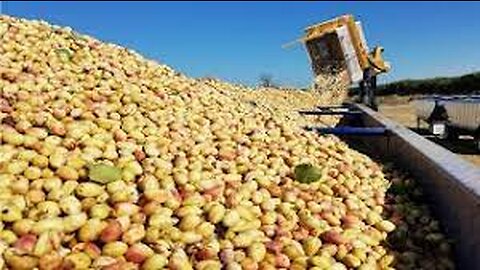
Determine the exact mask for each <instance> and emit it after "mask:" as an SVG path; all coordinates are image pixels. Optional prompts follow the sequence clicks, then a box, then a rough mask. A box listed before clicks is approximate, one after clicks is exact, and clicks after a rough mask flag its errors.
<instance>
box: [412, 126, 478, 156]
mask: <svg viewBox="0 0 480 270" xmlns="http://www.w3.org/2000/svg"><path fill="white" fill-rule="evenodd" d="M410 130H412V131H414V132H416V133H418V134H420V135H422V136H423V137H425V138H427V139H429V140H431V141H433V142H434V143H436V144H439V145H441V146H443V147H445V148H447V149H448V150H450V151H452V152H453V153H456V154H461V155H480V151H479V150H478V149H477V148H476V146H475V141H474V140H473V138H472V137H462V138H459V139H455V140H453V139H448V140H442V139H439V138H437V137H435V136H434V135H432V134H431V133H430V132H429V131H428V129H426V128H410Z"/></svg>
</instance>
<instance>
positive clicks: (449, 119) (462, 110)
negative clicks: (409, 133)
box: [413, 95, 480, 151]
mask: <svg viewBox="0 0 480 270" xmlns="http://www.w3.org/2000/svg"><path fill="white" fill-rule="evenodd" d="M413 104H414V107H415V113H416V116H417V127H419V126H420V123H421V122H422V121H423V122H426V123H428V125H429V130H430V132H431V133H433V134H434V135H436V136H438V137H439V138H442V139H457V138H458V136H459V135H471V136H473V137H474V139H475V140H474V141H475V146H476V148H477V149H478V150H479V151H480V96H479V95H455V96H437V95H434V96H425V97H421V98H417V99H415V100H414V101H413Z"/></svg>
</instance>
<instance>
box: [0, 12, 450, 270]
mask: <svg viewBox="0 0 480 270" xmlns="http://www.w3.org/2000/svg"><path fill="white" fill-rule="evenodd" d="M0 40H1V43H0V122H1V126H0V130H1V132H0V254H1V257H0V258H1V259H0V268H2V269H3V268H7V269H36V268H37V269H105V270H113V269H145V270H150V269H163V268H169V269H182V270H183V269H229V270H234V269H306V268H310V269H349V268H360V269H390V268H391V267H393V266H394V265H395V264H396V263H397V262H398V265H400V266H401V265H403V266H404V267H409V266H415V268H416V266H418V268H417V269H420V267H426V265H427V264H426V263H425V264H424V262H430V265H431V264H432V262H435V264H436V262H439V263H438V264H437V265H435V267H436V268H437V269H450V267H451V262H450V261H449V258H450V253H449V244H448V242H447V241H446V240H445V239H444V237H443V235H442V234H441V233H440V232H439V228H438V224H437V223H435V221H434V220H433V219H431V218H428V220H425V219H422V218H423V214H424V212H425V211H424V210H425V209H424V208H423V207H417V206H415V205H411V203H410V201H409V200H408V198H407V197H406V196H407V195H402V194H397V195H395V196H394V197H389V196H388V195H387V196H386V193H387V189H388V188H389V185H390V184H389V183H390V182H389V180H391V181H393V182H394V183H397V182H401V183H404V182H406V181H407V180H405V179H403V178H400V177H399V176H396V175H392V176H391V178H388V177H385V175H384V174H383V172H382V168H381V167H380V166H379V165H377V164H376V163H375V162H373V161H372V160H370V159H369V158H368V157H367V156H365V155H362V154H360V153H358V152H356V151H354V150H352V149H350V148H349V147H348V146H347V145H346V144H345V143H344V142H342V141H341V140H339V139H338V138H336V137H333V136H317V135H315V134H314V133H308V132H306V131H304V130H302V128H301V127H299V126H298V125H297V123H296V122H295V121H294V120H291V119H290V120H289V119H287V118H286V117H284V115H282V114H276V113H272V112H271V110H268V109H262V108H259V107H258V106H252V104H250V103H249V102H244V101H243V100H241V99H237V98H235V95H234V94H232V92H231V91H229V90H225V89H222V88H215V87H213V86H212V85H211V84H207V83H205V82H203V81H198V80H194V79H190V78H187V77H186V76H184V75H182V74H179V73H177V72H175V71H174V70H172V69H170V68H169V67H167V66H164V65H159V64H157V63H155V62H153V61H149V60H146V59H144V58H142V57H141V56H140V55H138V54H136V53H134V52H132V51H130V50H127V49H125V48H122V47H119V46H116V45H112V44H106V43H102V42H100V41H98V40H96V39H93V38H91V37H88V36H84V35H80V34H78V33H75V32H73V31H72V30H71V29H69V28H61V27H57V26H51V25H49V24H47V23H45V22H41V21H29V20H23V19H17V18H13V17H9V16H1V17H0ZM292 119H294V118H292ZM397 178H398V179H397ZM387 179H388V180H387ZM404 184H406V183H404ZM407 186H408V185H407ZM399 190H400V189H399ZM405 190H409V189H408V188H406V189H405ZM415 190H416V189H415ZM385 203H387V204H385ZM384 212H386V213H389V215H390V216H389V217H390V220H389V219H388V218H387V217H386V216H384V215H383V214H384ZM397 213H398V214H397ZM395 224H397V225H395ZM396 228H397V229H396ZM398 229H401V232H400V233H398V232H397V230H398ZM411 233H413V234H414V235H411ZM417 233H418V234H419V235H420V234H422V233H429V234H428V235H431V236H429V238H425V239H424V240H422V238H421V237H419V235H417ZM389 235H391V237H392V238H391V239H393V240H395V239H397V240H398V241H404V242H402V243H401V245H402V246H401V248H400V249H394V248H391V247H390V244H393V245H395V242H398V241H397V240H395V241H393V240H392V241H389ZM420 236H421V235H420ZM425 236H426V237H427V235H425ZM422 241H429V243H431V244H432V245H429V246H428V248H429V249H428V250H427V249H426V248H427V246H426V244H425V245H423V244H424V242H422ZM427 244H428V243H427ZM439 257H441V258H442V260H441V261H440V260H437V259H438V258H439ZM432 267H433V266H432ZM435 267H434V268H435ZM429 269H430V268H429Z"/></svg>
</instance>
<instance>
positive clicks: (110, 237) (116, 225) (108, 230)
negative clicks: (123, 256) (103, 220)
mask: <svg viewBox="0 0 480 270" xmlns="http://www.w3.org/2000/svg"><path fill="white" fill-rule="evenodd" d="M120 236H122V225H121V224H120V222H118V221H116V220H111V221H109V222H108V225H107V226H106V227H105V229H103V231H102V232H101V234H100V240H102V241H103V242H105V243H108V242H113V241H117V240H118V239H120Z"/></svg>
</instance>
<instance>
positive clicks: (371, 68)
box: [297, 15, 390, 109]
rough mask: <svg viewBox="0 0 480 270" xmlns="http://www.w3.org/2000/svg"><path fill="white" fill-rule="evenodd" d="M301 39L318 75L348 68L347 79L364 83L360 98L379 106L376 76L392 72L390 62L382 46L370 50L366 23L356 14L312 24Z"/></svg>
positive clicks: (373, 106) (361, 87)
mask: <svg viewBox="0 0 480 270" xmlns="http://www.w3.org/2000/svg"><path fill="white" fill-rule="evenodd" d="M297 41H300V42H302V43H304V44H305V47H306V49H307V51H308V54H309V56H310V61H311V65H312V70H313V73H314V74H315V76H319V75H322V74H325V73H337V72H339V71H344V70H346V71H347V74H348V76H347V78H345V79H346V80H349V82H350V83H351V84H356V83H358V84H359V86H360V101H361V102H364V103H366V104H367V105H369V106H370V107H372V108H374V109H376V104H375V99H374V93H373V92H374V89H375V88H376V76H377V75H378V74H380V73H386V72H388V71H389V70H390V64H389V63H388V62H385V61H384V59H383V57H382V53H383V50H384V49H383V48H382V47H380V46H377V47H374V48H373V50H372V51H370V52H369V50H368V46H367V42H366V40H365V37H364V35H363V30H362V25H361V23H360V22H356V21H355V20H354V18H353V16H352V15H343V16H340V17H337V18H335V19H332V20H329V21H326V22H323V23H319V24H315V25H312V26H309V27H307V28H306V29H305V35H304V36H303V37H302V38H301V39H299V40H297Z"/></svg>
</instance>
